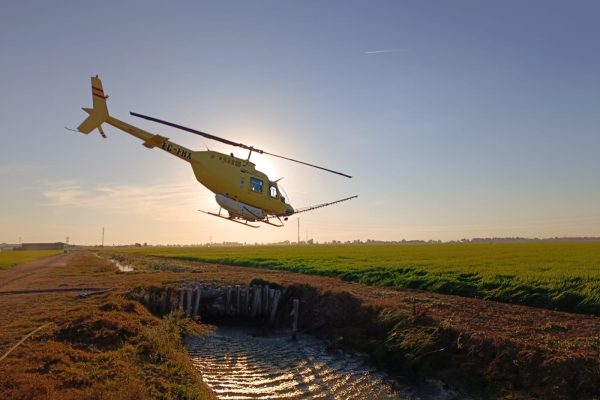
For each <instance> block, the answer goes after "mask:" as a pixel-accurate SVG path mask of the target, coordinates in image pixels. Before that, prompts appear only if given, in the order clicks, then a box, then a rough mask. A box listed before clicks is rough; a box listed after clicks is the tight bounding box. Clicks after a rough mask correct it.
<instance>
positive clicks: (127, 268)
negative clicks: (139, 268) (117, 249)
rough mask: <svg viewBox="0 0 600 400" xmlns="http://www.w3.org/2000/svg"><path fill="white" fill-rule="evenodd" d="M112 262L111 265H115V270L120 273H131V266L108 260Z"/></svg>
mask: <svg viewBox="0 0 600 400" xmlns="http://www.w3.org/2000/svg"><path fill="white" fill-rule="evenodd" d="M110 261H112V262H113V264H115V265H116V266H117V268H119V271H121V272H133V267H132V266H131V265H127V264H121V263H120V262H119V261H118V260H114V259H113V260H110Z"/></svg>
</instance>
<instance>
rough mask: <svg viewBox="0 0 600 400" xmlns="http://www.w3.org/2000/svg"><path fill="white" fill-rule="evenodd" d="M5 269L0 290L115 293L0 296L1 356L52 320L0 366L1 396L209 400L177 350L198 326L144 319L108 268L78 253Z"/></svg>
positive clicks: (144, 313)
mask: <svg viewBox="0 0 600 400" xmlns="http://www.w3.org/2000/svg"><path fill="white" fill-rule="evenodd" d="M5 272H6V273H4V274H3V275H0V290H1V291H9V290H10V291H15V290H19V289H30V288H34V287H35V288H38V289H39V288H64V289H67V288H77V287H83V286H87V287H89V286H98V285H106V286H107V287H114V288H115V289H114V290H112V291H109V292H106V293H102V294H98V295H92V296H90V297H87V298H80V296H79V294H78V292H54V293H29V294H11V295H0V309H2V313H0V354H4V352H5V351H6V350H8V349H9V348H10V347H11V346H12V345H13V344H14V343H16V342H17V341H18V340H19V339H20V338H21V337H23V336H24V335H25V334H27V333H29V332H31V331H32V330H33V329H35V328H36V327H38V326H41V325H43V324H44V323H46V322H48V321H51V322H52V325H51V326H49V327H48V328H46V329H44V330H42V331H40V332H39V333H38V334H36V335H34V336H33V337H32V338H30V339H28V340H26V341H25V342H24V343H23V344H22V345H21V346H19V347H18V348H17V349H16V350H15V351H13V352H12V353H11V354H10V355H9V356H8V357H7V358H5V359H4V360H2V361H0V376H2V380H0V398H3V399H83V398H85V399H146V398H165V399H204V398H213V395H212V393H211V392H210V391H209V390H208V389H207V388H206V387H205V386H204V385H203V384H202V381H201V379H200V376H199V374H198V373H197V371H196V370H195V369H194V368H193V366H192V365H191V362H190V360H189V358H188V357H187V354H186V352H185V350H184V349H183V348H182V345H181V334H182V333H183V332H185V331H186V330H190V329H192V330H193V329H198V327H200V325H195V324H191V323H189V322H188V321H186V320H185V319H181V318H177V316H175V315H173V316H171V317H170V318H166V319H164V320H163V319H158V318H156V317H154V316H153V315H151V314H150V313H149V312H148V311H147V310H146V309H145V308H144V307H143V306H141V305H140V304H139V303H138V302H137V301H133V300H130V299H129V298H128V291H129V290H128V288H127V284H125V283H124V282H119V281H122V279H121V278H122V275H118V274H117V273H116V270H115V268H114V267H113V266H112V265H111V264H110V263H108V262H106V261H105V260H102V259H98V258H96V257H94V256H93V255H91V254H90V253H79V254H70V255H65V256H58V257H57V258H54V259H53V260H52V259H51V260H45V261H39V262H36V263H34V264H29V265H26V266H23V268H22V269H21V267H16V268H15V269H13V270H11V271H5ZM8 272H10V275H9V274H8Z"/></svg>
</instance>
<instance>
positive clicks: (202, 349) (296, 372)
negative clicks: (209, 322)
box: [187, 327, 458, 400]
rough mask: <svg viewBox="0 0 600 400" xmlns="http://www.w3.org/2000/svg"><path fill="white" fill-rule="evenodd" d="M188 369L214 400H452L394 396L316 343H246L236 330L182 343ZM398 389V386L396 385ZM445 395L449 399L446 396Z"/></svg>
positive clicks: (358, 364) (373, 375) (383, 380)
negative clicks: (196, 371)
mask: <svg viewBox="0 0 600 400" xmlns="http://www.w3.org/2000/svg"><path fill="white" fill-rule="evenodd" d="M187 347H188V351H189V353H190V355H191V357H192V361H193V362H194V365H195V366H196V367H197V368H198V369H199V370H200V371H201V372H202V376H203V378H204V380H205V381H206V383H207V384H208V385H209V386H210V387H211V389H212V390H213V391H214V392H215V393H216V394H217V397H218V398H219V399H369V400H376V399H411V400H416V399H428V400H433V399H453V398H458V397H454V395H455V393H439V390H438V391H435V392H436V393H432V394H431V395H424V394H423V393H421V394H418V393H417V392H416V391H415V390H413V389H411V388H408V387H405V388H402V387H401V388H396V390H394V389H393V388H392V385H391V380H389V379H388V378H387V377H386V375H385V374H383V373H381V372H377V371H376V370H374V369H373V368H372V367H370V366H369V365H368V364H366V363H365V362H364V361H363V360H362V359H360V358H359V357H356V356H352V355H348V354H343V353H339V352H333V353H332V352H329V351H328V350H327V346H326V344H325V343H324V342H323V341H322V340H319V339H317V338H314V337H312V336H307V335H299V337H298V341H297V342H292V341H291V340H290V339H289V335H284V334H272V335H270V336H269V337H252V336H251V335H249V331H247V330H243V329H240V328H228V327H220V328H218V329H217V330H216V331H215V332H214V333H211V334H207V335H203V336H193V337H189V338H188V339H187ZM396 386H398V385H396ZM446 394H448V395H449V396H446Z"/></svg>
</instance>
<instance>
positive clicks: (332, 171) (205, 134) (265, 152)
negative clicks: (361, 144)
mask: <svg viewBox="0 0 600 400" xmlns="http://www.w3.org/2000/svg"><path fill="white" fill-rule="evenodd" d="M129 114H131V115H133V116H134V117H138V118H144V119H147V120H148V121H152V122H158V123H159V124H163V125H167V126H171V127H173V128H177V129H181V130H184V131H186V132H190V133H194V134H196V135H200V136H203V137H205V138H207V139H212V140H216V141H217V142H221V143H225V144H228V145H230V146H235V147H241V148H242V149H246V150H250V151H254V152H256V153H259V154H267V155H270V156H273V157H278V158H283V159H284V160H288V161H293V162H296V163H298V164H303V165H307V166H309V167H313V168H318V169H321V170H323V171H327V172H331V173H333V174H338V175H341V176H345V177H346V178H352V176H350V175H346V174H344V173H342V172H338V171H334V170H332V169H329V168H325V167H319V166H318V165H314V164H309V163H307V162H304V161H300V160H295V159H293V158H289V157H284V156H280V155H277V154H273V153H269V152H267V151H264V150H260V149H257V148H254V147H252V146H247V145H245V144H243V143H236V142H233V141H231V140H228V139H223V138H221V137H218V136H215V135H211V134H210V133H206V132H202V131H199V130H196V129H192V128H188V127H186V126H183V125H179V124H174V123H173V122H168V121H163V120H162V119H158V118H154V117H149V116H147V115H143V114H138V113H135V112H132V111H130V112H129Z"/></svg>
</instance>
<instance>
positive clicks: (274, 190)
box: [269, 183, 277, 198]
mask: <svg viewBox="0 0 600 400" xmlns="http://www.w3.org/2000/svg"><path fill="white" fill-rule="evenodd" d="M269 195H271V197H272V198H277V186H275V185H273V184H272V183H271V187H270V188H269Z"/></svg>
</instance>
